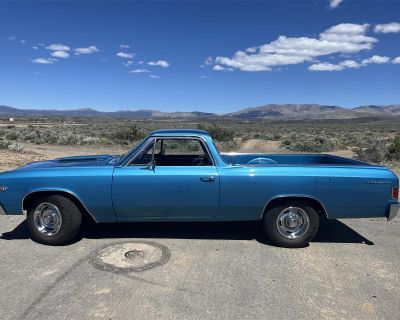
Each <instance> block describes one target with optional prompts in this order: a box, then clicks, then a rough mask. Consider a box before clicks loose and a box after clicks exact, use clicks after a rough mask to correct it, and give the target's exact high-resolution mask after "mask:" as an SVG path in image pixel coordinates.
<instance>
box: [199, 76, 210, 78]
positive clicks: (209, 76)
mask: <svg viewBox="0 0 400 320" xmlns="http://www.w3.org/2000/svg"><path fill="white" fill-rule="evenodd" d="M199 78H200V79H210V78H211V77H210V76H199Z"/></svg>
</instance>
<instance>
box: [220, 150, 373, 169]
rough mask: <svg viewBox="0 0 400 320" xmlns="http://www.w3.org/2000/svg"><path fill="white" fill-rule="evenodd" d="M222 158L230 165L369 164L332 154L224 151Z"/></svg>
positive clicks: (369, 165)
mask: <svg viewBox="0 0 400 320" xmlns="http://www.w3.org/2000/svg"><path fill="white" fill-rule="evenodd" d="M221 157H222V159H223V160H224V161H225V162H226V163H227V164H230V165H234V166H235V165H264V166H266V165H293V166H296V165H301V166H304V165H321V166H324V165H325V166H336V165H339V166H340V165H343V166H368V167H372V166H373V165H371V164H368V163H366V162H362V161H358V160H354V159H348V158H344V157H340V156H335V155H331V154H262V153H224V154H221Z"/></svg>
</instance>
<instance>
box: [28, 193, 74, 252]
mask: <svg viewBox="0 0 400 320" xmlns="http://www.w3.org/2000/svg"><path fill="white" fill-rule="evenodd" d="M27 224H28V229H29V231H30V233H31V236H32V239H33V240H35V241H37V242H39V243H43V244H48V245H64V244H68V243H69V242H71V241H72V240H73V239H74V238H75V237H76V235H77V234H78V232H79V230H80V227H81V224H82V214H81V212H80V210H79V208H78V207H77V206H76V205H75V204H74V203H73V202H72V201H71V200H70V199H68V198H66V197H63V196H60V195H52V196H48V197H44V198H42V199H38V200H36V201H34V202H33V203H32V204H31V205H30V206H29V208H28V216H27Z"/></svg>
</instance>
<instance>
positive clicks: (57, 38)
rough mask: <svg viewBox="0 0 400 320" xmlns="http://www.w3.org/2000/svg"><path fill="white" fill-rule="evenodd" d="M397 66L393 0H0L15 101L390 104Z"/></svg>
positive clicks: (397, 93) (8, 99)
mask: <svg viewBox="0 0 400 320" xmlns="http://www.w3.org/2000/svg"><path fill="white" fill-rule="evenodd" d="M397 57H398V58H397ZM399 76H400V1H349V0H348V1H346V0H344V1H339V0H333V1H328V0H326V1H322V0H321V1H255V2H253V1H242V2H241V1H233V2H229V1H203V2H195V1H180V2H170V1H162V2H155V1H147V2H138V1H125V2H115V1H114V2H106V1H102V2H95V1H87V2H77V1H67V2H61V1H52V2H51V1H47V2H43V1H39V2H35V1H27V2H20V1H16V2H4V1H2V2H0V104H3V105H10V106H14V107H19V108H43V109H46V108H57V109H73V108H85V107H91V108H95V109H97V110H103V111H106V110H107V111H110V110H121V109H122V110H126V109H129V110H135V109H158V110H162V111H177V110H179V111H193V110H198V111H207V112H217V113H225V112H231V111H236V110H238V109H241V108H245V107H251V106H258V105H263V104H267V103H311V102H313V103H321V104H330V105H339V106H344V107H356V106H359V105H364V104H392V103H400V90H399V88H400V80H399V79H400V77H399Z"/></svg>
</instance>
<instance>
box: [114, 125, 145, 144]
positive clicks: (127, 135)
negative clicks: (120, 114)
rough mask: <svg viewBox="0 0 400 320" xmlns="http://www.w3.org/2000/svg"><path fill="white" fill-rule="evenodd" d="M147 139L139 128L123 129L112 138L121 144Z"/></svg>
mask: <svg viewBox="0 0 400 320" xmlns="http://www.w3.org/2000/svg"><path fill="white" fill-rule="evenodd" d="M144 137H145V133H144V132H143V131H142V130H141V129H140V128H139V127H137V126H129V127H122V128H120V129H118V130H117V131H115V132H113V133H112V134H111V138H112V139H114V140H119V141H120V142H132V141H135V140H140V139H143V138H144Z"/></svg>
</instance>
